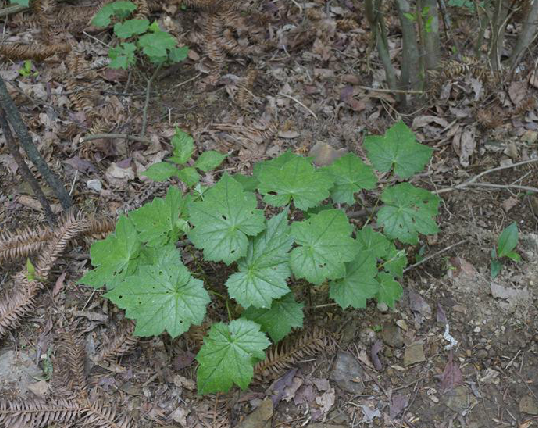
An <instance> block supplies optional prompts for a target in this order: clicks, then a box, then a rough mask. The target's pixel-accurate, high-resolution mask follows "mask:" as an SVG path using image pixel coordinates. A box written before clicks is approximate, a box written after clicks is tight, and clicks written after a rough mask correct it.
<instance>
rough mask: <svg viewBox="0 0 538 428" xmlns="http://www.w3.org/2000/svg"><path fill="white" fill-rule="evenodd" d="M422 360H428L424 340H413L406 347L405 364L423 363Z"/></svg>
mask: <svg viewBox="0 0 538 428" xmlns="http://www.w3.org/2000/svg"><path fill="white" fill-rule="evenodd" d="M422 361H426V357H425V356H424V343H423V342H420V341H418V342H413V343H411V344H410V345H408V346H406V347H405V355H404V365H406V366H410V365H411V364H415V363H421V362H422Z"/></svg>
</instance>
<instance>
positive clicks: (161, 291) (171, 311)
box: [105, 245, 210, 337]
mask: <svg viewBox="0 0 538 428" xmlns="http://www.w3.org/2000/svg"><path fill="white" fill-rule="evenodd" d="M155 252H156V254H155V261H154V264H152V265H150V266H140V267H139V269H138V270H137V271H136V274H135V275H132V276H128V277H127V278H125V279H124V280H123V281H122V282H121V283H120V284H118V285H117V286H116V287H115V288H114V289H113V290H111V291H109V292H108V293H106V294H105V297H107V298H109V299H110V300H111V301H112V302H114V303H115V304H116V305H118V307H120V308H122V309H125V310H126V315H127V317H128V318H130V319H133V320H136V329H135V332H134V333H135V334H136V335H137V336H154V335H159V334H161V333H163V332H165V331H166V332H168V333H169V334H170V336H172V337H177V336H179V335H180V334H182V333H184V332H185V331H187V330H188V329H189V328H190V326H191V325H192V324H195V325H199V324H201V323H202V321H203V319H204V316H205V312H206V306H207V304H208V303H209V302H210V298H209V294H208V293H207V291H206V290H205V288H204V286H203V282H202V281H200V280H198V279H194V278H193V277H192V276H191V274H190V272H189V271H188V270H187V268H186V267H185V266H184V265H183V264H182V263H181V258H180V255H179V252H178V250H177V249H176V248H175V246H174V245H168V246H165V247H161V248H159V249H156V250H155Z"/></svg>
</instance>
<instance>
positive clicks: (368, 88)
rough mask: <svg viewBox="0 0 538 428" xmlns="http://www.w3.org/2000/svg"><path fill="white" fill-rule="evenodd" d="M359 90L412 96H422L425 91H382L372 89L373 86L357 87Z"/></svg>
mask: <svg viewBox="0 0 538 428" xmlns="http://www.w3.org/2000/svg"><path fill="white" fill-rule="evenodd" d="M357 88H361V89H365V90H367V91H372V92H389V93H391V92H392V93H395V94H410V95H422V94H424V93H425V91H412V90H407V91H405V90H403V89H381V88H372V87H371V86H360V85H357Z"/></svg>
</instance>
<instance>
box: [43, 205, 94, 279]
mask: <svg viewBox="0 0 538 428" xmlns="http://www.w3.org/2000/svg"><path fill="white" fill-rule="evenodd" d="M86 228H87V225H86V220H84V219H83V216H82V214H81V213H78V214H76V215H75V214H74V213H73V212H69V213H67V215H66V216H65V217H64V219H63V221H62V223H61V224H60V226H59V227H58V228H57V230H56V233H55V236H54V238H53V239H52V240H51V241H50V242H49V243H48V244H47V246H46V247H45V248H44V249H43V251H42V252H41V254H40V256H39V258H38V260H37V263H36V266H35V272H36V275H37V276H38V277H39V278H41V279H42V280H46V279H48V277H49V273H50V270H51V269H52V267H53V265H54V264H55V263H56V260H57V259H58V257H59V256H60V254H62V253H63V252H64V251H65V249H66V247H67V245H68V244H69V242H70V241H71V240H73V239H74V238H76V237H77V236H79V235H80V234H81V233H82V232H83V231H84V230H85V229H86Z"/></svg>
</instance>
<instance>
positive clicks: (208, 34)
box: [202, 14, 226, 68]
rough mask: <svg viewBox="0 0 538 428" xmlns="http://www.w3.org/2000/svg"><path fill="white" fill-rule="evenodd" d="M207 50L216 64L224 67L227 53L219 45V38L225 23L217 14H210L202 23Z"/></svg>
mask: <svg viewBox="0 0 538 428" xmlns="http://www.w3.org/2000/svg"><path fill="white" fill-rule="evenodd" d="M202 30H203V37H204V42H205V51H206V53H207V56H208V57H209V59H210V60H212V61H213V62H214V63H215V65H216V66H217V67H219V68H222V66H223V64H224V60H225V59H226V54H225V53H224V51H223V50H222V47H221V46H220V45H219V42H218V39H219V37H221V34H222V32H223V31H224V23H223V22H222V19H220V18H219V17H218V16H217V15H216V14H208V15H207V16H206V17H205V21H204V22H203V24H202Z"/></svg>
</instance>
